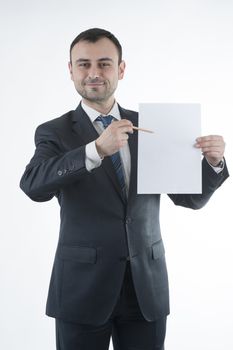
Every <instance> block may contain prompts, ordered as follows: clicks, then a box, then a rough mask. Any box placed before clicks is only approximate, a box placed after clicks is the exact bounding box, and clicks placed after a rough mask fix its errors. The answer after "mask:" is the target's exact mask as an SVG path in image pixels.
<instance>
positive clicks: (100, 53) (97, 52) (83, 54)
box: [71, 38, 118, 61]
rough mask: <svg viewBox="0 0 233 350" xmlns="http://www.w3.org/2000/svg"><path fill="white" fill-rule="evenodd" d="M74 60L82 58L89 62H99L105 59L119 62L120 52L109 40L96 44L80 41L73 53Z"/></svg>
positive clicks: (103, 39) (101, 40) (99, 41)
mask: <svg viewBox="0 0 233 350" xmlns="http://www.w3.org/2000/svg"><path fill="white" fill-rule="evenodd" d="M71 57H72V60H77V59H80V58H83V59H88V60H98V59H100V58H103V57H109V58H112V59H113V60H114V61H115V60H118V51H117V48H116V46H115V45H114V43H113V42H112V41H111V40H109V39H108V38H101V39H99V40H98V41H96V42H95V43H92V42H89V41H86V40H85V41H84V40H83V41H79V42H78V43H77V44H75V45H74V47H73V48H72V51H71Z"/></svg>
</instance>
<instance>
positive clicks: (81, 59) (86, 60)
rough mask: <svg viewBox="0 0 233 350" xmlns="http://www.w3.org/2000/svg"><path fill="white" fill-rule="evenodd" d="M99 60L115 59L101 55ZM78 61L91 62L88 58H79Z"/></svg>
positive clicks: (111, 60)
mask: <svg viewBox="0 0 233 350" xmlns="http://www.w3.org/2000/svg"><path fill="white" fill-rule="evenodd" d="M97 61H98V62H102V61H110V62H113V59H112V58H110V57H101V58H99V59H98V60H97ZM75 62H76V63H79V62H90V60H89V59H88V58H79V59H78V60H76V61H75Z"/></svg>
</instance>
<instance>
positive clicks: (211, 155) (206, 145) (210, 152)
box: [195, 135, 225, 166]
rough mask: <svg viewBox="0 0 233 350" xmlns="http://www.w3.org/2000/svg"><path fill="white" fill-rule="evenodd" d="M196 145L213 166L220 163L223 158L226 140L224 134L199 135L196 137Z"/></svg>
mask: <svg viewBox="0 0 233 350" xmlns="http://www.w3.org/2000/svg"><path fill="white" fill-rule="evenodd" d="M195 147H197V148H201V150H202V154H203V155H204V156H205V158H206V159H207V161H208V162H209V163H210V164H211V165H213V166H216V165H218V164H219V162H220V161H221V160H222V159H223V156H224V150H225V142H224V139H223V137H222V136H219V135H209V136H202V137H198V138H197V139H196V144H195Z"/></svg>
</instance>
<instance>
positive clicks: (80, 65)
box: [78, 62, 90, 68]
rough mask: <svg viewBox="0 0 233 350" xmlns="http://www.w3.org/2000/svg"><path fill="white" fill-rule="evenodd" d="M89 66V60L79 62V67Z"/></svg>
mask: <svg viewBox="0 0 233 350" xmlns="http://www.w3.org/2000/svg"><path fill="white" fill-rule="evenodd" d="M89 66H90V64H89V63H87V62H81V63H79V64H78V67H80V68H88V67H89Z"/></svg>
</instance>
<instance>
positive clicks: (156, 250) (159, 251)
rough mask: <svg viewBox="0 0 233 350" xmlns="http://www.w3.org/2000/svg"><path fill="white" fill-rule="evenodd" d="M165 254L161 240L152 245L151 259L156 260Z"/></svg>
mask: <svg viewBox="0 0 233 350" xmlns="http://www.w3.org/2000/svg"><path fill="white" fill-rule="evenodd" d="M164 254H165V249H164V245H163V241H162V239H161V240H160V241H158V242H156V243H154V244H153V245H152V259H154V260H157V259H159V258H161V257H162V256H163V255H164Z"/></svg>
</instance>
